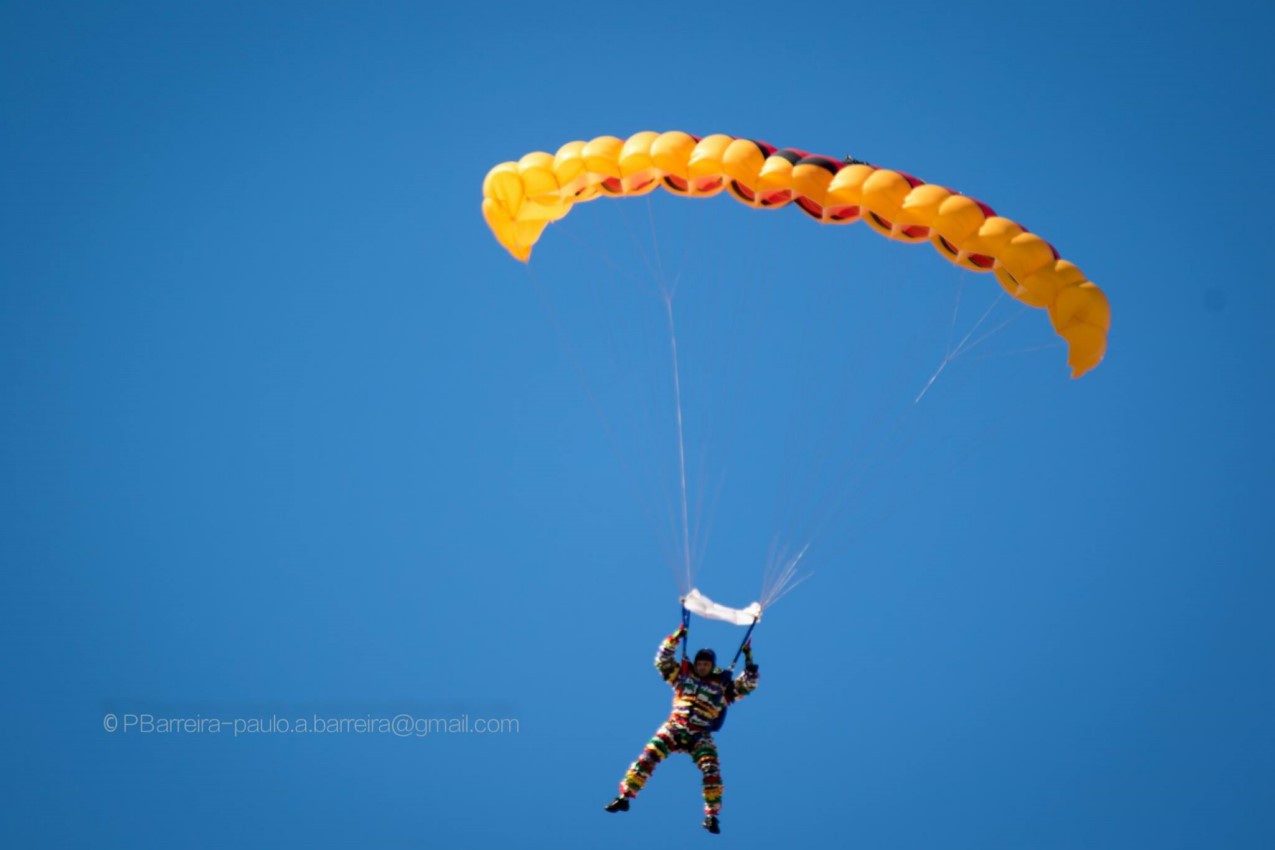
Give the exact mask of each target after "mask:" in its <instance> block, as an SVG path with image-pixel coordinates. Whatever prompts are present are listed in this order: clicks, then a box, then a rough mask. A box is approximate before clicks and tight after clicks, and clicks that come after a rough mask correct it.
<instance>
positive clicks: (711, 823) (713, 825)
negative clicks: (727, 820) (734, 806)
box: [704, 815, 722, 835]
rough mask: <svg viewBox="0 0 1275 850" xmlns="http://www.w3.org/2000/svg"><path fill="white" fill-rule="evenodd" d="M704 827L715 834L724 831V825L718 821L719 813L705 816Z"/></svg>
mask: <svg viewBox="0 0 1275 850" xmlns="http://www.w3.org/2000/svg"><path fill="white" fill-rule="evenodd" d="M704 828H705V829H707V830H708V831H709V832H711V833H713V835H721V833H722V825H721V824H720V823H718V822H717V815H709V816H708V817H706V818H704Z"/></svg>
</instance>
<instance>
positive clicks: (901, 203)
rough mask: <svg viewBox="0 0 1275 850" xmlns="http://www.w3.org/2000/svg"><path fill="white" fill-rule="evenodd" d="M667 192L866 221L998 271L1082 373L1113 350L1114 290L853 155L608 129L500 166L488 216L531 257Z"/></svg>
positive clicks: (1017, 231)
mask: <svg viewBox="0 0 1275 850" xmlns="http://www.w3.org/2000/svg"><path fill="white" fill-rule="evenodd" d="M661 187H662V188H664V189H665V190H667V191H669V192H672V193H673V194H675V195H684V196H688V197H709V196H712V195H716V194H719V193H721V192H723V191H726V192H728V193H729V194H730V195H731V196H732V197H734V198H735V199H736V200H738V201H740V202H741V203H744V204H746V205H748V206H751V207H757V208H764V209H771V208H777V207H781V206H786V205H788V204H796V205H797V207H798V208H799V209H800V210H801V211H802V212H804V213H806V214H807V215H809V216H810V217H811V218H814V219H816V220H818V221H820V222H823V223H825V224H849V223H851V222H854V221H858V220H860V219H862V220H863V221H865V222H867V224H868V225H869V226H870V227H872V229H873V230H876V231H877V232H878V233H881V234H882V235H884V236H888V237H889V238H891V239H897V240H900V241H903V242H925V241H928V242H929V243H930V244H932V245H933V246H934V247H935V248H936V249H937V250H938V252H939V253H940V254H942V255H943V256H944V257H946V258H947V259H948V260H950V261H952V262H953V263H956V264H957V265H958V266H961V267H962V268H966V269H970V270H971V271H977V272H988V271H990V272H992V273H993V274H994V275H995V277H996V279H997V280H998V281H999V282H1000V284H1001V286H1003V287H1004V288H1005V291H1007V292H1008V293H1009V294H1010V295H1012V296H1013V297H1014V298H1016V299H1018V300H1019V301H1021V302H1022V303H1024V304H1027V305H1029V306H1031V307H1037V308H1040V309H1044V310H1048V311H1049V319H1050V321H1051V322H1052V323H1053V326H1054V330H1055V331H1057V333H1058V335H1059V336H1061V337H1062V338H1063V339H1065V340H1066V341H1067V344H1068V358H1067V362H1068V364H1069V365H1070V366H1071V370H1072V372H1071V374H1072V377H1073V378H1078V377H1080V376H1081V375H1083V374H1084V373H1085V372H1088V371H1089V370H1090V369H1092V368H1093V367H1095V366H1097V365H1098V363H1100V362H1101V361H1102V357H1103V354H1104V353H1105V352H1106V350H1107V331H1108V330H1109V329H1110V327H1111V307H1110V305H1109V304H1108V302H1107V298H1106V296H1105V295H1103V293H1102V290H1101V289H1099V288H1098V287H1097V286H1095V285H1094V284H1093V283H1090V282H1089V281H1088V280H1086V279H1085V276H1084V274H1083V273H1082V272H1081V271H1080V269H1078V268H1076V266H1074V265H1072V264H1071V263H1069V262H1067V261H1066V260H1063V259H1060V258H1059V256H1058V252H1057V251H1055V250H1054V248H1053V246H1052V245H1050V244H1049V243H1048V242H1046V241H1045V240H1044V239H1042V238H1040V237H1039V236H1037V235H1036V234H1034V233H1030V232H1028V231H1027V230H1026V229H1025V228H1023V227H1022V226H1021V225H1019V224H1016V223H1015V222H1013V221H1011V220H1010V219H1008V218H1003V217H1002V216H998V215H996V214H995V213H994V212H993V211H992V209H991V208H990V207H988V206H987V205H986V204H983V203H980V202H979V201H976V200H974V199H973V198H970V197H968V196H965V195H962V194H960V193H959V192H954V191H952V190H951V189H946V188H944V187H942V186H938V185H936V184H933V183H925V182H922V181H921V180H918V179H917V178H915V177H913V176H911V175H909V174H905V173H903V172H901V171H892V170H890V169H887V168H878V167H876V166H874V165H869V164H867V163H864V162H858V161H856V160H851V159H846V160H838V159H833V158H829V157H824V156H817V155H813V154H810V153H807V152H806V151H801V150H796V149H793V148H786V149H777V148H774V147H773V146H771V145H768V144H765V143H764V142H756V141H752V140H750V139H740V138H735V137H734V136H726V135H712V136H704V137H702V138H700V137H698V136H692V135H690V134H688V133H683V132H678V131H673V132H669V133H654V132H649V131H648V132H642V133H637V134H635V135H633V136H630V137H629V138H628V139H618V138H616V137H614V136H599V137H598V138H596V139H593V140H592V141H588V142H569V143H567V144H565V145H563V146H562V147H561V148H559V149H558V152H557V153H556V154H548V153H543V152H536V153H529V154H527V155H526V156H524V157H523V158H522V159H520V160H518V161H517V162H503V163H501V164H500V165H497V166H496V167H495V168H493V169H492V170H491V171H490V172H488V174H487V178H486V179H485V180H484V181H483V217H484V218H486V220H487V224H488V226H489V227H490V228H491V231H492V233H493V234H495V236H496V239H497V241H499V242H500V244H501V245H503V246H505V248H506V249H507V250H508V251H509V253H510V254H513V256H514V257H516V258H518V259H519V260H522V261H523V262H527V261H528V260H529V259H530V258H531V249H532V247H533V246H534V245H535V244H536V242H537V240H539V239H540V234H541V233H542V232H544V229H545V226H546V225H548V224H549V222H551V221H557V220H558V219H560V218H562V217H563V216H565V215H566V214H567V213H568V212H570V210H571V206H572V204H577V203H580V202H583V201H591V200H593V199H594V198H597V197H600V196H613V197H632V196H636V195H645V194H647V193H648V192H652V191H654V190H655V189H657V188H661Z"/></svg>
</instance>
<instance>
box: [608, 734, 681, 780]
mask: <svg viewBox="0 0 1275 850" xmlns="http://www.w3.org/2000/svg"><path fill="white" fill-rule="evenodd" d="M676 747H677V744H676V742H675V741H674V739H673V730H672V729H670V728H669V725H668V724H667V723H665V724H664V725H663V726H661V727H660V728H659V729H656V730H655V734H654V735H653V736H651V740H649V741H647V742H646V746H645V747H644V748H643V749H642V754H641V755H640V756H638V757H637V761H635V762H633V764H632V765H631V766H630V767H629V772H628V773H626V774H624V779H622V780H620V796H621V797H636V796H637V795H638V792H639V791H641V790H642V786H643V785H645V784H646V780H648V779H650V778H651V773H653V772H654V771H655V766H656V765H658V764H659V763H660V762H662V761H664V759H665V758H666V757H667V756H668V754H669V753H670V752H671V751H672V750H674V749H676Z"/></svg>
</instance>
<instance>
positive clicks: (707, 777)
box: [691, 733, 722, 815]
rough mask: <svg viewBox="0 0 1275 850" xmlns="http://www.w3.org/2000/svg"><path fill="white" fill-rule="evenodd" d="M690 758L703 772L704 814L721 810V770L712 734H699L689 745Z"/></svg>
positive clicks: (711, 813) (713, 813) (712, 813)
mask: <svg viewBox="0 0 1275 850" xmlns="http://www.w3.org/2000/svg"><path fill="white" fill-rule="evenodd" d="M691 758H693V759H695V764H696V766H697V767H699V769H700V771H701V772H702V773H703V774H704V814H706V815H716V814H717V813H718V812H720V811H721V810H722V770H721V766H720V765H719V764H718V762H717V744H715V743H714V742H713V736H712V735H709V734H708V733H705V734H703V735H700V736H699V738H698V739H697V740H696V741H695V743H694V744H693V745H692V746H691Z"/></svg>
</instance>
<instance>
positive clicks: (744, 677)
mask: <svg viewBox="0 0 1275 850" xmlns="http://www.w3.org/2000/svg"><path fill="white" fill-rule="evenodd" d="M680 639H681V633H680V632H675V633H673V634H671V635H669V636H668V637H667V638H665V639H664V641H663V642H662V643H661V644H660V649H659V652H657V653H656V655H655V669H656V670H659V671H660V675H661V676H663V677H664V681H666V682H668V683H669V684H670V685H672V686H673V711H672V713H671V714H669V717H668V720H666V721H664V725H662V726H661V727H660V728H659V729H657V730H655V734H654V735H653V736H652V737H651V740H650V741H648V742H647V744H646V747H645V748H644V749H643V750H642V754H641V755H640V756H638V758H637V761H635V762H633V765H632V766H631V767H630V768H629V772H628V773H626V774H625V775H624V779H623V780H621V781H620V795H621V796H623V797H636V796H637V794H638V792H639V791H641V790H642V786H643V785H645V784H646V780H648V779H650V778H651V773H652V772H653V771H654V770H655V766H656V765H658V764H659V763H660V762H662V761H663V760H664V759H665V757H666V756H668V754H669V753H689V754H690V756H691V758H692V759H694V760H695V764H696V765H697V766H698V767H699V769H700V771H701V772H702V773H703V774H704V813H705V814H708V815H714V816H715V815H716V814H717V813H718V812H719V811H720V810H721V808H722V775H721V770H720V768H719V766H718V763H717V745H716V744H714V743H713V735H712V731H711V730H710V729H709V726H710V725H711V724H712V722H713V721H714V720H715V719H716V718H717V716H718V715H719V714H721V713H722V711H723V710H724V709H725V707H726V706H727V705H730V704H731V703H733V702H735V701H736V700H739V699H743V698H744V697H745V696H747V695H748V694H750V693H752V692H753V690H755V689H756V687H757V681H758V675H757V667H756V665H754V664H752V663H749V664H748V665H747V666H746V667H745V669H744V672H743V673H741V674H740V675H739V676H737V677H735V679H734V680H733V681H732V680H731V679H730V678H729V677H728V676H727V675H726V674H725V672H724V671H723V670H722V669H721V668H720V667H714V668H713V672H712V673H710V674H709V675H708V676H707V677H706V678H703V679H701V678H700V677H699V676H697V675H695V668H694V667H693V666H692V665H691V663H690V662H689V661H682V662H680V663H679V662H678V661H677V659H676V658H675V657H674V656H675V653H676V652H677V644H678V641H679V640H680Z"/></svg>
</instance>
